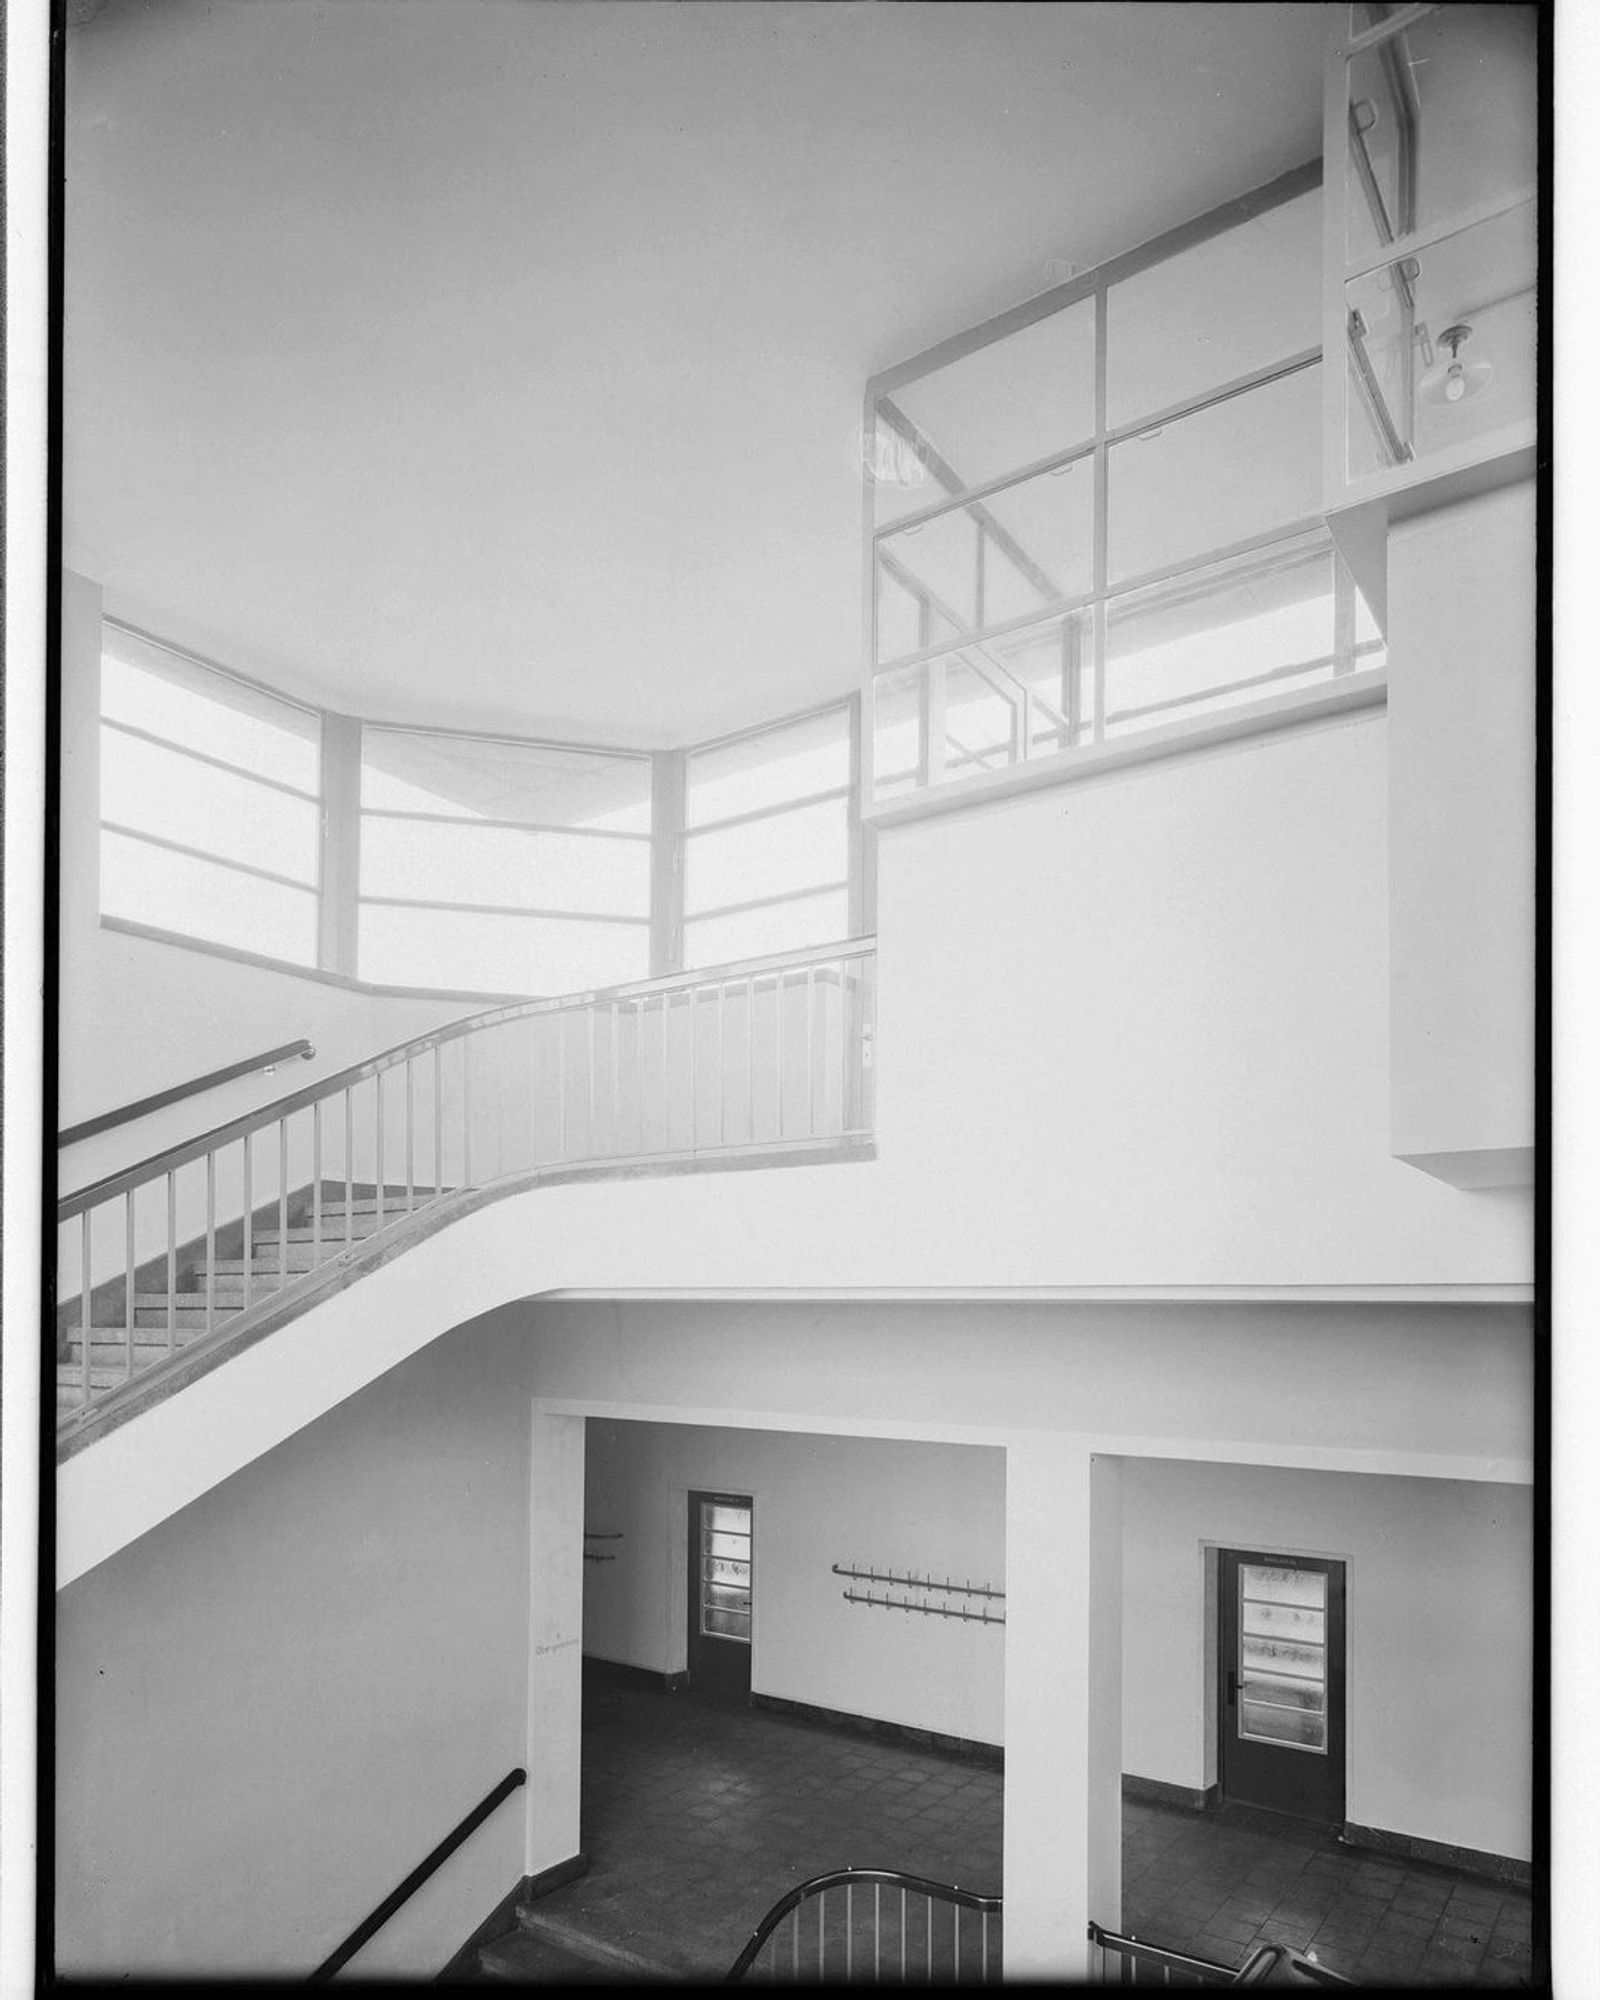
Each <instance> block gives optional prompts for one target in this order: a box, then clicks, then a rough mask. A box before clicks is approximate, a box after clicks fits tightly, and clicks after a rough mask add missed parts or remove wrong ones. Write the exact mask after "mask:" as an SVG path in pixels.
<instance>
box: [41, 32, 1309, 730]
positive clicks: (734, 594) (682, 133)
mask: <svg viewBox="0 0 1600 2000" xmlns="http://www.w3.org/2000/svg"><path fill="white" fill-rule="evenodd" d="M1328 11H1329V9H1328V8H1327V7H1326V6H1322V5H1289V6H1270V5H1269V6H1261V5H1248V6H1212V5H1179V6H1168V5H1157V4H1143V3H1141V4H1127V5H1100V4H1083V5H1078V4H1050V3H1048V0H1047V4H1037V5H1034V4H1027V5H1009V4H1006V5H996V4H979V5H958V4H923V0H909V4H900V5H889V4H874V0H859V4H849V0H845V3H844V4H835V0H678V4H672V0H105V4H99V0H82V4H81V7H80V10H79V12H78V14H77V16H76V19H75V24H74V27H73V29H72V32H71V34H70V37H69V60H68V99H67V127H68V136H67V177H68V186H67V273H66V275H67V306H66V450H65V466H64V470H65V484H66V549H67V560H68V562H69V564H70V565H71V566H72V567H74V568H77V569H80V570H82V571H83V572H85V573H86V574H88V575H90V576H93V577H96V578H99V579H100V580H101V581H102V582H103V583H104V584H105V586H106V592H107V605H108V608H110V609H112V610H114V611H116V612H119V613H121V614H122V615H124V616H126V617H129V618H132V619H133V620H135V621H136V622H138V623H140V624H144V625H146V626H149V627H150V628H152V629H154V630H156V631H158V632H160V633H162V634H164V635H166V636H168V637H170V638H173V639H175V640H178V641H180V642H181V643H184V644H186V645H189V646H192V647H194V648H196V649H198V650H200V651H201V652H204V653H208V654H211V655H212V656H214V657H217V658H221V659H224V660H227V661H229V662H230V663H232V664H234V665H236V666H238V667H240V668H242V669H244V670H246V671H250V672H254V673H256V674H258V675H260V676H262V677H263V678H266V679H268V680H271V681H275V682H277V683H279V684H281V685H284V686H286V687H289V688H291V689H294V690H296V691H299V692H301V693H304V694H309V695H311V696H312V697H313V698H316V699H320V700H322V701H324V702H326V703H327V704H329V705H331V706H335V707H344V708H348V709H351V710H354V711H358V712H362V713H366V714H372V715H379V716H390V717H406V718H412V719H417V720H428V719H435V720H443V719H447V718H452V717H453V718H456V719H463V720H469V721H473V722H476V723H478V724H480V725H483V726H489V727H510V728H533V729H536V730H548V731H552V732H555V733H564V734H570V735H575V736H577V737H580V738H591V739H599V740H605V741H618V742H630V743H636V744H639V745H660V744H668V743H675V742H682V741H685V740H689V739H692V738H694V737H698V736H704V735H707V734H711V733H713V732H715V731H717V730H719V729H723V728H730V727H734V726H737V725H738V724H740V723H742V722H745V721H751V720H755V719H758V718H760V717H762V716H768V715H774V714H779V713H783V712H785V711H787V710H791V709H794V708H798V707H801V706H803V705H805V704H806V703H807V702H809V701H812V700H816V699H820V698H822V697H823V696H825V695H828V694H832V693H836V692H838V691H839V690H840V689H842V688H844V687H846V686H848V685H850V684H852V683H854V682H855V680H856V679H857V678H858V676H859V672H860V658H861V646H860V625H861V562H860V552H859V544H858V536H859V531H860V494H859V484H858V456H857V452H858V434H859V426H860V409H861V390H862V384H863V381H864V379H865V377H866V376H867V375H868V374H869V373H871V372H872V371H874V370H876V369H879V368H883V367H885V366H887V365H888V364H889V363H891V362H893V361H896V360H899V359H901V358H903V357H904V356H906V355H908V354H910V353H913V352H915V351H916V350H918V349H919V348H922V347H924V346H926V345H928V344H929V343H931V342H932V341H934V340H937V339H940V338H943V337H944V336H945V335H947V334H949V333H953V332H956V331H958V330H960V329H961V328H963V327H965V326H968V325H971V324H973V323H974V322H976V321H978V320H980V319H983V318H985V317H987V316H988V315H989V314H991V313H994V312H996V311H998V310H1000V309H1002V308H1003V307H1005V306H1007V305H1010V304H1013V303H1014V302H1016V301H1017V300H1019V299H1023V298H1026V297H1028V296H1030V295H1031V294H1033V293H1035V292H1038V291H1041V290H1043V289H1044V288H1045V287H1046V286H1047V285H1049V284H1051V283H1053V282H1056V281H1057V280H1058V279H1059V278H1060V277H1061V276H1062V275H1063V273H1064V267H1066V266H1068V265H1074V266H1077V267H1078V268H1080V269H1082V268H1087V267H1089V266H1092V265H1093V264H1095V263H1097V262H1099V261H1100V260H1101V259H1103V258H1104V257H1106V256H1108V255H1111V254H1113V253H1115V252H1116V251H1119V250H1122V249H1125V248H1128V247H1130V246H1131V245H1133V244H1135V243H1137V242H1140V241H1143V240H1145V239H1147V238H1148V237H1150V236H1152V235H1154V234H1156V233H1158V232H1159V231H1160V230H1161V229H1163V228H1166V227H1168V226H1170V225H1171V224H1173V223H1175V222H1177V221H1180V220H1182V219H1184V218H1185V217H1186V216H1188V215H1191V214H1194V213H1197V212H1199V211H1201V210H1203V209H1205V208H1207V207H1210V206H1212V205H1213V204H1214V203H1216V202H1218V201H1220V200H1223V199H1225V198H1226V197H1228V196H1229V195H1232V194H1236V193H1240V192H1242V191H1243V190H1245V189H1247V188H1250V187H1252V186H1255V185H1257V184H1259V183H1260V182H1262V181H1265V180H1268V179H1270V178H1271V177H1272V176H1273V175H1274V174H1277V173H1279V172H1281V171H1283V170H1284V169H1285V168H1287V167H1290V166H1292V165H1295V164H1297V163H1298V162H1299V161H1301V160H1303V159H1306V158H1309V157H1310V156H1311V155H1312V154H1314V153H1315V152H1316V151H1317V149H1318V144H1319V117H1320V112H1319V84H1318V59H1319V51H1320V47H1321V41H1322V36H1323V32H1324V27H1325V21H1326V16H1327V14H1328Z"/></svg>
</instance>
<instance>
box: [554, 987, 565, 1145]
mask: <svg viewBox="0 0 1600 2000" xmlns="http://www.w3.org/2000/svg"><path fill="white" fill-rule="evenodd" d="M566 1157H567V1010H566V1008H565V1007H562V1008H561V1009H559V1011H558V1012H557V1014H556V1158H557V1159H558V1160H564V1159H565V1158H566Z"/></svg>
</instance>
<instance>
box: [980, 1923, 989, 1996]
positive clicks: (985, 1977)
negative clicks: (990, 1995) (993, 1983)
mask: <svg viewBox="0 0 1600 2000" xmlns="http://www.w3.org/2000/svg"><path fill="white" fill-rule="evenodd" d="M978 1978H979V1980H980V1981H981V1982H982V1984H984V1985H985V1986H987V1985H988V1983H989V1912H988V1911H987V1910H985V1911H983V1912H982V1916H981V1920H980V1922H979V1924H978Z"/></svg>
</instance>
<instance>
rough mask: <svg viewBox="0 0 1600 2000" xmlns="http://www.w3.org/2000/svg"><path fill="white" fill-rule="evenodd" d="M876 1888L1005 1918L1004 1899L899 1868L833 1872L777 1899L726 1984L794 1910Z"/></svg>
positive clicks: (740, 1976) (748, 1964)
mask: <svg viewBox="0 0 1600 2000" xmlns="http://www.w3.org/2000/svg"><path fill="white" fill-rule="evenodd" d="M873 1885H876V1886H877V1887H879V1888H885V1889H899V1890H903V1891H904V1892H905V1893H906V1894H907V1895H914V1896H925V1897H927V1898H928V1899H929V1901H930V1902H937V1903H953V1904H955V1905H956V1906H957V1907H958V1908H960V1909H964V1910H975V1911H977V1913H978V1914H979V1915H980V1916H983V1917H998V1916H1000V1915H1001V1914H1002V1909H1003V1902H1002V1898H1001V1897H999V1896H986V1895H982V1894H980V1893H979V1892H978V1891H976V1890H974V1889H963V1888H961V1887H960V1886H959V1884H957V1883H954V1882H934V1881H930V1880H929V1878H928V1877H927V1876H925V1875H908V1874H906V1873H905V1872H904V1870H902V1869H898V1868H830V1869H828V1870H826V1871H825V1872H824V1873H823V1874H821V1875H812V1876H809V1877H808V1878H807V1879H806V1880H805V1881H804V1882H797V1883H796V1884H795V1886H794V1887H793V1888H792V1889H789V1890H787V1891H786V1892H785V1893H784V1894H783V1895H781V1896H780V1897H779V1898H778V1900H777V1902H775V1903H774V1904H773V1906H772V1908H771V1909H770V1910H768V1911H767V1913H766V1915H765V1916H764V1917H763V1918H762V1919H761V1921H760V1922H759V1923H758V1924H757V1925H756V1927H755V1929H754V1930H753V1931H752V1932H751V1933H750V1936H749V1938H748V1939H747V1940H746V1943H745V1946H744V1949H743V1950H742V1951H741V1952H740V1953H739V1956H738V1957H737V1958H736V1959H735V1960H734V1962H733V1964H732V1965H731V1966H729V1968H728V1970H727V1972H726V1973H725V1974H724V1975H723V1984H724V1985H725V1986H731V1985H735V1984H736V1983H737V1982H738V1981H739V1980H741V1979H743V1977H744V1975H745V1974H746V1972H748V1971H749V1969H750V1967H751V1966H752V1965H753V1964H754V1963H755V1961H756V1959H757V1958H758V1957H759V1956H760V1953H761V1948H762V1946H763V1945H764V1944H766V1942H767V1940H768V1939H769V1938H770V1937H771V1936H772V1934H773V1932H774V1931H776V1929H777V1928H778V1926H779V1924H781V1923H782V1922H783V1920H784V1918H785V1917H786V1916H788V1915H789V1913H790V1911H791V1910H797V1909H799V1908H800V1907H801V1905H802V1904H804V1903H808V1902H811V1901H812V1900H813V1899H814V1898H815V1897H818V1896H821V1895H824V1894H826V1892H827V1891H828V1890H829V1889H841V1888H842V1889H858V1888H862V1887H870V1886H873Z"/></svg>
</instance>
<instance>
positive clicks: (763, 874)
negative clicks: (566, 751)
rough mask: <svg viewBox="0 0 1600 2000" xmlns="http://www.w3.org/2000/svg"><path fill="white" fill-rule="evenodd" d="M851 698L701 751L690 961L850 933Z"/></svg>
mask: <svg viewBox="0 0 1600 2000" xmlns="http://www.w3.org/2000/svg"><path fill="white" fill-rule="evenodd" d="M853 737H854V732H853V728H852V709H851V706H850V704H849V703H844V702H842V703H840V704H839V705H838V706H837V707H834V708H827V709H822V710H820V711H819V712H817V713H816V714H814V715H808V716H805V717H802V718H801V719H800V720H798V721H795V722H790V723H785V724H783V725H781V726H780V727H777V728H772V729H761V730H755V731H752V732H749V733H747V734H745V735H741V736H735V737H730V738H728V739H727V740H725V741H723V742H720V743H713V744H707V745H706V746H704V747H703V748H701V749H697V750H692V751H690V753H689V756H688V760H687V768H686V773H685V811H684V824H685V831H684V836H683V914H684V923H683V962H684V964H685V965H687V966H703V965H719V964H722V963H725V962H727V961H729V960H732V959H737V958H754V957H759V956H761V955H763V954H765V953H768V952H779V951H788V950H791V949H796V948H798V947H800V946H803V945H809V944H824V943H828V942H831V941H833V940H834V939H838V938H845V937H848V936H849V935H850V929H851V921H850V920H851V910H850V882H851V844H852V828H853V822H854V819H855V816H856V815H855V803H856V800H855V763H856V759H855V749H854V741H853Z"/></svg>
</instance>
